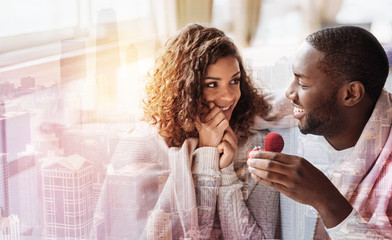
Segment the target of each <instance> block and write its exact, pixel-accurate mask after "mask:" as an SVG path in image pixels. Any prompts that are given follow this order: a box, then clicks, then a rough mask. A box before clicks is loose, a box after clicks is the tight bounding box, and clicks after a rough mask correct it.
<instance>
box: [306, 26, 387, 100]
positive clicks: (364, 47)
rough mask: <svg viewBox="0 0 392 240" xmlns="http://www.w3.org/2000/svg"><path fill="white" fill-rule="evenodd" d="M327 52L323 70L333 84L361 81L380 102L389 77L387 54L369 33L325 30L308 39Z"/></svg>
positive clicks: (349, 28) (348, 28) (346, 28)
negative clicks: (379, 98)
mask: <svg viewBox="0 0 392 240" xmlns="http://www.w3.org/2000/svg"><path fill="white" fill-rule="evenodd" d="M306 41H307V42H308V43H309V44H310V45H312V46H313V47H314V48H315V49H317V50H318V51H321V52H323V53H324V57H323V58H322V60H321V61H320V64H319V67H320V68H321V69H322V71H323V72H324V73H325V74H326V75H327V76H329V78H330V79H331V80H333V81H334V82H331V83H332V84H339V83H341V82H346V83H348V82H353V81H360V82H362V84H363V85H364V87H365V91H366V93H367V94H368V95H369V96H370V97H371V98H372V99H373V101H377V99H378V97H379V95H380V93H381V91H382V89H383V87H384V84H385V81H386V79H387V77H388V72H389V66H388V58H387V55H386V53H385V51H384V49H383V47H382V46H381V44H380V43H379V42H378V40H377V39H376V38H375V37H374V36H373V34H371V33H370V32H368V31H367V30H365V29H363V28H360V27H355V26H341V27H332V28H325V29H322V30H320V31H317V32H315V33H313V34H311V35H309V36H308V37H307V38H306Z"/></svg>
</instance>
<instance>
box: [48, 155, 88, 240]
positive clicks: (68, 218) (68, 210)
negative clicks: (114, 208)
mask: <svg viewBox="0 0 392 240" xmlns="http://www.w3.org/2000/svg"><path fill="white" fill-rule="evenodd" d="M41 174H42V194H43V209H44V238H45V239H88V236H89V234H90V233H91V229H92V224H93V214H94V206H93V204H92V203H93V194H92V192H93V189H92V187H93V165H92V164H91V162H90V161H88V160H86V159H85V158H83V157H81V156H80V155H78V154H74V155H71V156H69V157H55V158H52V159H47V160H45V161H44V162H43V163H42V166H41Z"/></svg>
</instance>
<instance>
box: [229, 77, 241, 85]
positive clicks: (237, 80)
mask: <svg viewBox="0 0 392 240" xmlns="http://www.w3.org/2000/svg"><path fill="white" fill-rule="evenodd" d="M230 83H231V84H239V83H240V79H239V78H236V79H233V80H231V82H230Z"/></svg>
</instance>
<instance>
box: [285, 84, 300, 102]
mask: <svg viewBox="0 0 392 240" xmlns="http://www.w3.org/2000/svg"><path fill="white" fill-rule="evenodd" d="M297 97H298V94H297V89H296V87H295V81H292V82H291V83H290V85H289V87H288V88H287V90H286V98H288V99H290V100H294V99H296V98H297Z"/></svg>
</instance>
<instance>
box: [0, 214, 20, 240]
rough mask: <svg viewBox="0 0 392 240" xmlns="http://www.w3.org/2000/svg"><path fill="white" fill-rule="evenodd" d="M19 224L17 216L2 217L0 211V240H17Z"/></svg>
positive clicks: (18, 237)
mask: <svg viewBox="0 0 392 240" xmlns="http://www.w3.org/2000/svg"><path fill="white" fill-rule="evenodd" d="M19 222H20V221H19V218H18V216H16V215H14V214H13V215H10V216H9V217H3V216H2V214H1V211H0V240H19V239H20V232H19Z"/></svg>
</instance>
